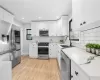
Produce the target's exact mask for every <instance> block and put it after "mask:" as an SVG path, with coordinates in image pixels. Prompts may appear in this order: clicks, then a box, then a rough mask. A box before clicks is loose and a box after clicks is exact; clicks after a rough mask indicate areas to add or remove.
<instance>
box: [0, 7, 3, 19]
mask: <svg viewBox="0 0 100 80" xmlns="http://www.w3.org/2000/svg"><path fill="white" fill-rule="evenodd" d="M0 19H1V20H2V19H3V9H2V8H0Z"/></svg>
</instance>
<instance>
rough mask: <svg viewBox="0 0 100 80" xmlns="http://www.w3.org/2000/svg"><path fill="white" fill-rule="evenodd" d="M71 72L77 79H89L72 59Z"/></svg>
mask: <svg viewBox="0 0 100 80" xmlns="http://www.w3.org/2000/svg"><path fill="white" fill-rule="evenodd" d="M71 73H74V75H75V77H76V78H77V80H89V77H88V75H87V74H85V73H84V72H83V71H82V70H81V68H80V67H79V66H78V65H77V64H75V63H74V62H73V61H71Z"/></svg>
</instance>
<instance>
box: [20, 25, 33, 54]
mask: <svg viewBox="0 0 100 80" xmlns="http://www.w3.org/2000/svg"><path fill="white" fill-rule="evenodd" d="M26 29H31V24H24V25H23V28H21V49H22V55H28V52H29V42H30V41H29V40H26Z"/></svg>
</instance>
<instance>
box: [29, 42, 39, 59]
mask: <svg viewBox="0 0 100 80" xmlns="http://www.w3.org/2000/svg"><path fill="white" fill-rule="evenodd" d="M29 57H30V58H38V47H37V44H36V43H33V44H30V45H29Z"/></svg>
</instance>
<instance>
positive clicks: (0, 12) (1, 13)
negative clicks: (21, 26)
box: [0, 8, 14, 23]
mask: <svg viewBox="0 0 100 80" xmlns="http://www.w3.org/2000/svg"><path fill="white" fill-rule="evenodd" d="M13 18H14V16H13V15H12V14H10V13H9V12H7V11H6V10H4V9H2V8H0V19H1V20H4V21H6V22H9V23H12V22H13Z"/></svg>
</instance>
